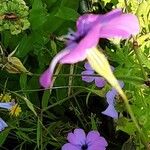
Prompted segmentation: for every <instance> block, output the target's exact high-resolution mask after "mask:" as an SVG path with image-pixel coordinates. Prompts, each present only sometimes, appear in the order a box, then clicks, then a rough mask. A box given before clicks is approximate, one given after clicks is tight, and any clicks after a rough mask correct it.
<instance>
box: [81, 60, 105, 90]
mask: <svg viewBox="0 0 150 150" xmlns="http://www.w3.org/2000/svg"><path fill="white" fill-rule="evenodd" d="M84 67H85V69H86V70H85V71H82V72H81V75H82V80H83V81H85V82H88V83H91V82H93V81H95V85H96V86H97V87H99V88H102V87H104V86H105V84H106V80H105V79H104V78H103V77H95V76H92V75H95V72H94V70H93V69H92V68H91V66H90V64H89V63H87V62H86V63H85V64H84ZM86 75H87V76H86ZM88 75H90V76H88Z"/></svg>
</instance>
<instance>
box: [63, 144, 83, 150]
mask: <svg viewBox="0 0 150 150" xmlns="http://www.w3.org/2000/svg"><path fill="white" fill-rule="evenodd" d="M61 150H81V147H80V146H74V145H72V144H70V143H67V144H64V145H63V147H62V148H61Z"/></svg>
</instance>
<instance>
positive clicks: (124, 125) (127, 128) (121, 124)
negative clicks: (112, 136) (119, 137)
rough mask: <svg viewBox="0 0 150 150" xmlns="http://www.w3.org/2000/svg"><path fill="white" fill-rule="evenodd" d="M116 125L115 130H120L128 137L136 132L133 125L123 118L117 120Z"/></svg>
mask: <svg viewBox="0 0 150 150" xmlns="http://www.w3.org/2000/svg"><path fill="white" fill-rule="evenodd" d="M117 123H118V125H117V127H116V130H121V131H123V132H126V133H127V134H129V135H132V134H133V133H134V132H135V131H136V127H135V125H134V123H133V122H131V121H130V120H128V119H127V118H125V117H122V118H119V120H118V122H117Z"/></svg>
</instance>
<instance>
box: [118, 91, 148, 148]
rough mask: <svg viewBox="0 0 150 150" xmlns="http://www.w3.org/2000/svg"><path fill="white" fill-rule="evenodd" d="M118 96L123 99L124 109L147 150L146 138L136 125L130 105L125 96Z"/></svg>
mask: <svg viewBox="0 0 150 150" xmlns="http://www.w3.org/2000/svg"><path fill="white" fill-rule="evenodd" d="M119 94H120V96H121V97H122V98H123V100H124V103H125V105H126V109H127V111H128V112H129V114H130V117H131V119H132V121H133V122H134V124H135V126H136V128H137V130H138V132H139V134H140V137H141V141H142V143H143V144H144V146H145V148H146V149H147V150H148V149H149V148H148V143H147V140H146V137H145V135H144V133H143V132H142V130H141V128H140V127H139V125H138V122H137V120H136V118H135V116H134V113H133V111H132V109H131V106H130V104H129V102H128V99H127V97H126V95H125V94H124V93H123V92H120V93H119Z"/></svg>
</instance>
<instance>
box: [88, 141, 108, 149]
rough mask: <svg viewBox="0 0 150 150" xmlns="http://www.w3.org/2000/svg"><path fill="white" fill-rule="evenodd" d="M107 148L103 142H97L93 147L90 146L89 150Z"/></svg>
mask: <svg viewBox="0 0 150 150" xmlns="http://www.w3.org/2000/svg"><path fill="white" fill-rule="evenodd" d="M106 146H107V145H106ZM106 146H104V145H102V143H101V141H95V142H94V143H93V144H92V145H89V147H88V150H106Z"/></svg>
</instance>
